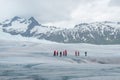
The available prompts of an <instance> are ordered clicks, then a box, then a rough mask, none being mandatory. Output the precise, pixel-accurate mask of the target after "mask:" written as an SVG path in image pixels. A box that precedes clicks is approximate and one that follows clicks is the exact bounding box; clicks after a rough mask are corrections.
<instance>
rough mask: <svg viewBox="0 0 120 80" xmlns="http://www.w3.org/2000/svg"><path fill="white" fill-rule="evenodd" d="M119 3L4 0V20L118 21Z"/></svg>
mask: <svg viewBox="0 0 120 80" xmlns="http://www.w3.org/2000/svg"><path fill="white" fill-rule="evenodd" d="M119 3H120V2H119V0H0V10H1V11H0V19H3V18H9V17H13V16H24V17H27V16H28V17H29V16H35V17H36V19H37V20H39V22H40V23H41V24H46V25H55V26H62V27H73V26H74V25H76V24H79V23H81V22H95V21H105V20H107V21H109V20H111V21H118V20H119V18H120V15H119V14H120V9H119Z"/></svg>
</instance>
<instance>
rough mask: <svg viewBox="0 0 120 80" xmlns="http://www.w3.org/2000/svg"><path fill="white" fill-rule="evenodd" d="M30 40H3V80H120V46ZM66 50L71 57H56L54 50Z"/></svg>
mask: <svg viewBox="0 0 120 80" xmlns="http://www.w3.org/2000/svg"><path fill="white" fill-rule="evenodd" d="M29 40H30V39H29ZM29 40H25V41H24V40H20V41H19V40H15V41H14V40H6V39H4V40H3V39H1V40H0V80H107V79H108V80H119V79H120V77H119V76H120V52H119V51H120V45H91V44H61V43H52V42H46V43H45V42H42V41H41V42H38V41H36V42H35V41H29ZM65 49H66V50H68V56H67V57H59V56H57V57H54V56H53V51H54V50H58V51H63V50H65ZM75 50H79V51H80V56H77V57H76V56H74V51H75ZM85 51H87V52H88V56H87V57H85V56H84V52H85Z"/></svg>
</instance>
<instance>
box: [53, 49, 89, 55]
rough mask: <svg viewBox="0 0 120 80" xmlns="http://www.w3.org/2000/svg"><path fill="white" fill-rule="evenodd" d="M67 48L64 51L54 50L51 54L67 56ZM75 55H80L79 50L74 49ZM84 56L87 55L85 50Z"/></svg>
mask: <svg viewBox="0 0 120 80" xmlns="http://www.w3.org/2000/svg"><path fill="white" fill-rule="evenodd" d="M67 53H68V52H67V50H64V51H60V52H58V51H57V50H54V53H53V56H60V57H62V56H67ZM75 56H80V52H79V51H75ZM85 56H87V52H85Z"/></svg>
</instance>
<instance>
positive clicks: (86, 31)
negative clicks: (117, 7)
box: [0, 16, 120, 44]
mask: <svg viewBox="0 0 120 80" xmlns="http://www.w3.org/2000/svg"><path fill="white" fill-rule="evenodd" d="M0 26H1V29H2V30H3V32H6V33H9V34H11V35H18V34H19V35H21V36H23V37H35V38H37V39H45V40H49V41H54V42H60V43H92V44H120V22H110V21H104V22H94V23H81V24H78V25H75V27H74V28H71V29H65V28H63V29H62V28H57V27H54V26H43V25H42V24H40V23H39V22H38V21H37V20H36V19H35V18H34V17H30V18H28V19H25V18H21V17H17V16H15V17H14V18H12V19H10V20H6V21H4V22H2V23H1V25H0Z"/></svg>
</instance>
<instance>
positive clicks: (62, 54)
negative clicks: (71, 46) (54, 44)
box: [53, 50, 67, 57]
mask: <svg viewBox="0 0 120 80" xmlns="http://www.w3.org/2000/svg"><path fill="white" fill-rule="evenodd" d="M53 56H60V57H62V56H67V50H64V51H63V52H62V51H60V52H58V51H57V50H55V51H54V54H53Z"/></svg>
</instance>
